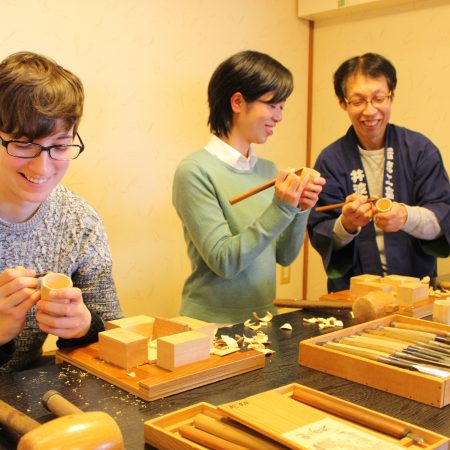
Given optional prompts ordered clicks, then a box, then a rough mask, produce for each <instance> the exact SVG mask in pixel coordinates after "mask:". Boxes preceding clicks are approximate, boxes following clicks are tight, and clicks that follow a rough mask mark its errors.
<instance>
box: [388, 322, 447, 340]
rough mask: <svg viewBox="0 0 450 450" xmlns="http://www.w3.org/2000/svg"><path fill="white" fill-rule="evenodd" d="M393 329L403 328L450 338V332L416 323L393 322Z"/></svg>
mask: <svg viewBox="0 0 450 450" xmlns="http://www.w3.org/2000/svg"><path fill="white" fill-rule="evenodd" d="M391 327H394V328H402V329H406V330H415V331H425V332H428V333H433V334H437V335H438V336H442V337H444V338H450V333H449V332H447V331H444V330H439V329H436V328H435V327H432V326H426V325H416V324H414V323H404V322H397V321H393V322H391Z"/></svg>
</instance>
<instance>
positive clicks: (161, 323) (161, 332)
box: [152, 317, 189, 339]
mask: <svg viewBox="0 0 450 450" xmlns="http://www.w3.org/2000/svg"><path fill="white" fill-rule="evenodd" d="M185 331H189V325H188V324H186V323H182V322H179V321H177V320H173V319H164V318H163V317H156V318H155V322H154V323H153V335H152V339H158V338H160V337H163V336H170V335H172V334H176V333H183V332H185Z"/></svg>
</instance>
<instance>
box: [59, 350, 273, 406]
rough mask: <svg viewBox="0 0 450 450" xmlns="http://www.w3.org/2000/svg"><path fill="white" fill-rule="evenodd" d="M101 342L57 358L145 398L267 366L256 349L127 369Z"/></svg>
mask: <svg viewBox="0 0 450 450" xmlns="http://www.w3.org/2000/svg"><path fill="white" fill-rule="evenodd" d="M98 354H99V352H98V343H97V342H96V343H94V344H91V345H88V346H86V347H79V348H73V349H60V350H58V351H57V353H56V362H58V363H60V362H62V361H66V362H68V363H70V364H72V365H74V366H76V367H78V368H80V369H82V370H85V371H86V372H89V373H91V374H93V375H95V376H97V377H99V378H101V379H103V380H105V381H108V382H110V383H111V384H113V385H115V386H117V387H119V388H121V389H124V390H125V391H128V392H130V393H132V394H135V395H137V396H138V397H140V398H142V399H144V400H157V399H159V398H163V397H167V396H169V395H173V394H177V393H179V392H184V391H187V390H189V389H193V388H196V387H199V386H204V385H206V384H210V383H214V382H215V381H219V380H223V379H225V378H230V377H233V376H235V375H239V374H241V373H246V372H250V371H252V370H256V369H260V368H262V367H264V364H265V356H264V355H263V354H262V353H260V352H257V351H256V350H249V351H246V352H236V353H232V354H230V355H226V356H223V357H220V356H216V355H211V358H210V359H209V360H206V361H198V362H195V363H192V364H186V365H185V366H181V367H178V368H177V369H175V370H174V371H169V370H166V369H162V368H161V367H158V366H156V365H155V364H144V365H142V366H139V367H133V368H131V369H128V370H125V369H122V368H120V367H118V366H115V365H113V364H110V363H107V362H105V361H103V360H101V359H100V358H99V356H98Z"/></svg>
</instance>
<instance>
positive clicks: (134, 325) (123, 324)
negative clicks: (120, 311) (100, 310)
mask: <svg viewBox="0 0 450 450" xmlns="http://www.w3.org/2000/svg"><path fill="white" fill-rule="evenodd" d="M154 322H155V319H154V318H153V317H150V316H144V315H141V316H133V317H126V318H124V319H117V320H110V321H109V322H106V329H107V330H112V329H114V328H123V329H125V330H128V331H133V332H134V333H137V334H142V335H143V336H146V337H148V338H149V339H151V338H152V333H153V323H154Z"/></svg>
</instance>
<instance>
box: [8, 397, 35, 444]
mask: <svg viewBox="0 0 450 450" xmlns="http://www.w3.org/2000/svg"><path fill="white" fill-rule="evenodd" d="M0 424H2V425H3V426H4V427H6V428H8V429H9V430H13V431H14V432H16V433H18V434H19V435H20V436H22V435H24V434H26V433H28V432H29V431H31V430H34V429H35V428H37V427H39V426H40V423H39V422H37V421H36V420H34V419H32V418H31V417H28V416H27V415H26V414H24V413H23V412H21V411H19V410H18V409H16V408H14V407H13V406H11V405H8V403H5V402H4V401H3V400H0Z"/></svg>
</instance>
